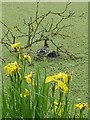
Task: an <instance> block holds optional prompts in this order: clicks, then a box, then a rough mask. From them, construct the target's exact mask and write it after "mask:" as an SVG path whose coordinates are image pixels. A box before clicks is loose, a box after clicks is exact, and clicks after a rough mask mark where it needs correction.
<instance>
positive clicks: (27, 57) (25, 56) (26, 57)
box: [24, 55, 32, 63]
mask: <svg viewBox="0 0 90 120" xmlns="http://www.w3.org/2000/svg"><path fill="white" fill-rule="evenodd" d="M24 59H27V60H28V61H29V62H30V63H31V62H32V58H31V56H30V55H24Z"/></svg>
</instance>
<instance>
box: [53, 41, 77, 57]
mask: <svg viewBox="0 0 90 120" xmlns="http://www.w3.org/2000/svg"><path fill="white" fill-rule="evenodd" d="M51 42H52V43H53V44H54V46H55V47H56V48H57V49H58V50H60V51H61V52H63V53H65V54H67V55H69V56H70V58H71V57H74V58H77V56H75V55H74V54H72V53H71V52H70V51H68V50H67V49H65V48H64V47H63V45H61V46H60V47H59V46H57V45H56V44H55V43H54V42H53V41H52V40H51Z"/></svg>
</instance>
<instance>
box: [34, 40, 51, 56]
mask: <svg viewBox="0 0 90 120" xmlns="http://www.w3.org/2000/svg"><path fill="white" fill-rule="evenodd" d="M48 52H49V46H48V43H47V40H46V39H45V41H44V46H43V47H41V48H39V49H38V50H37V51H36V55H37V56H41V57H43V56H45V55H46V54H47V53H48Z"/></svg>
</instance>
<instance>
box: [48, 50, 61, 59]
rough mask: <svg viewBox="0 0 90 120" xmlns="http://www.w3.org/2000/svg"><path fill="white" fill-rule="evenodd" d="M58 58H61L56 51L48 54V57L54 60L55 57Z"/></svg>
mask: <svg viewBox="0 0 90 120" xmlns="http://www.w3.org/2000/svg"><path fill="white" fill-rule="evenodd" d="M57 56H59V54H58V53H57V52H56V51H52V52H50V53H48V54H47V57H51V58H54V57H57Z"/></svg>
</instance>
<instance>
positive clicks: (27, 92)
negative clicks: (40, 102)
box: [24, 88, 29, 97]
mask: <svg viewBox="0 0 90 120" xmlns="http://www.w3.org/2000/svg"><path fill="white" fill-rule="evenodd" d="M28 95H29V91H28V90H27V89H26V88H25V92H24V97H27V96H28Z"/></svg>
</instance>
